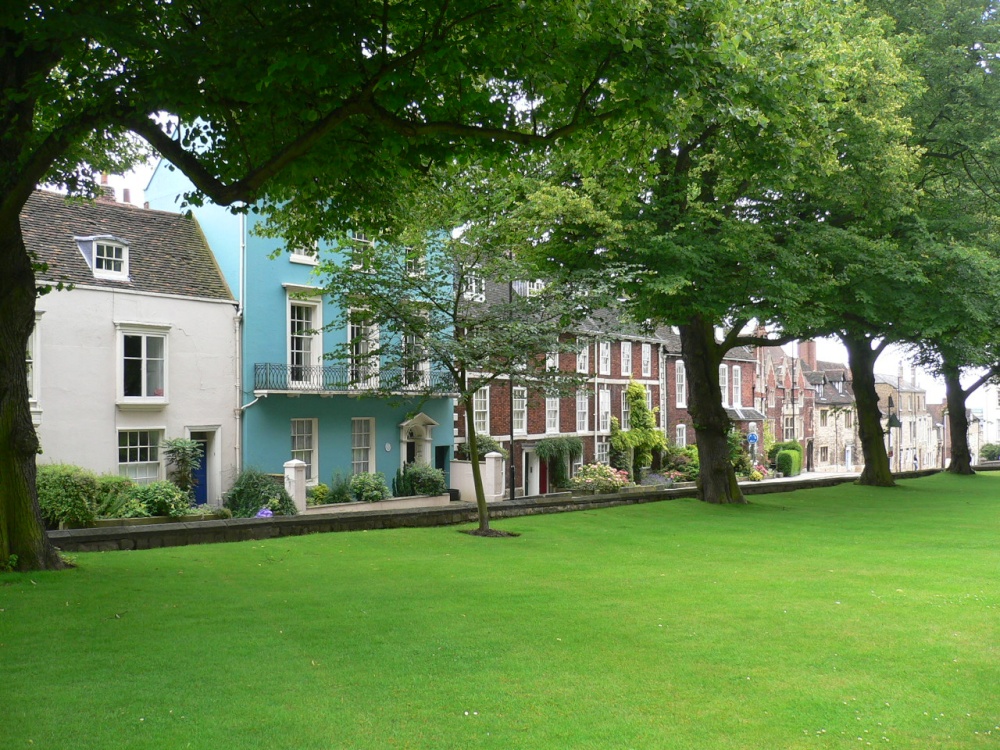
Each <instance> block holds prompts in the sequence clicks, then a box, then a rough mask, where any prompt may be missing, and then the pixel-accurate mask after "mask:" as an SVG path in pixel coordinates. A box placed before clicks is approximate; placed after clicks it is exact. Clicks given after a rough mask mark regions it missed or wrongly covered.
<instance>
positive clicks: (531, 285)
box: [514, 280, 545, 297]
mask: <svg viewBox="0 0 1000 750" xmlns="http://www.w3.org/2000/svg"><path fill="white" fill-rule="evenodd" d="M544 290H545V282H544V281H541V280H536V281H515V282H514V292H515V294H518V295H520V296H522V297H536V296H538V295H539V294H541V293H542V292H543V291H544Z"/></svg>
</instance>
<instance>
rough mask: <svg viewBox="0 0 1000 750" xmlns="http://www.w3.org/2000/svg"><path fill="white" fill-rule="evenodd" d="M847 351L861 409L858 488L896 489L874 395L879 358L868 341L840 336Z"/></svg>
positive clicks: (880, 415)
mask: <svg viewBox="0 0 1000 750" xmlns="http://www.w3.org/2000/svg"><path fill="white" fill-rule="evenodd" d="M841 340H842V341H843V342H844V346H845V347H846V348H847V356H848V360H849V361H850V364H851V374H852V376H853V379H854V383H853V385H854V399H855V402H856V403H857V406H858V436H859V437H860V438H861V454H862V455H863V456H864V460H865V468H864V470H863V471H862V472H861V477H860V478H859V479H858V484H865V485H869V486H872V487H893V486H895V484H896V483H895V481H893V478H892V469H891V467H890V466H889V454H888V453H886V450H885V441H884V436H885V433H884V432H883V431H882V414H881V412H880V411H879V408H878V393H877V392H876V391H875V360H876V359H877V358H878V355H877V354H876V353H875V352H874V351H873V350H872V348H871V344H870V342H869V341H868V340H867V339H864V338H858V339H855V338H853V337H851V336H841Z"/></svg>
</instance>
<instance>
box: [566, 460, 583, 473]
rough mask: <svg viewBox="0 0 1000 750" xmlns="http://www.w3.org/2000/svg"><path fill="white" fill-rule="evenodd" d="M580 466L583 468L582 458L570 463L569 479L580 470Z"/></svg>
mask: <svg viewBox="0 0 1000 750" xmlns="http://www.w3.org/2000/svg"><path fill="white" fill-rule="evenodd" d="M582 466H583V456H577V457H576V458H574V459H573V460H572V461H571V462H570V465H569V475H570V476H571V477H575V476H576V473H577V472H578V471H579V470H580V469H581V467H582Z"/></svg>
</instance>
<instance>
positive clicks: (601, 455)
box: [594, 438, 609, 464]
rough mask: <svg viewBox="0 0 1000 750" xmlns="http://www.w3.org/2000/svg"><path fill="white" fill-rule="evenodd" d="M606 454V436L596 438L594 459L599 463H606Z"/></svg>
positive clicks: (607, 452)
mask: <svg viewBox="0 0 1000 750" xmlns="http://www.w3.org/2000/svg"><path fill="white" fill-rule="evenodd" d="M608 454H609V451H608V440H607V438H597V444H596V445H595V446H594V461H596V462H597V463H599V464H606V463H608V458H609V455H608Z"/></svg>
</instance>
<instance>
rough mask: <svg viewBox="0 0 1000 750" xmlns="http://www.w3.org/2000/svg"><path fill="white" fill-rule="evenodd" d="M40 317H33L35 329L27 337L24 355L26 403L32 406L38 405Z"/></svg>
mask: <svg viewBox="0 0 1000 750" xmlns="http://www.w3.org/2000/svg"><path fill="white" fill-rule="evenodd" d="M40 317H41V316H40V315H35V327H34V328H32V329H31V335H30V336H28V347H27V349H26V350H25V353H24V364H25V367H26V369H27V371H28V401H30V402H31V404H32V405H35V404H37V403H38V396H39V393H38V391H39V383H40V382H41V379H40V371H39V369H38V336H39V334H38V324H39V322H40V321H39V318H40Z"/></svg>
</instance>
